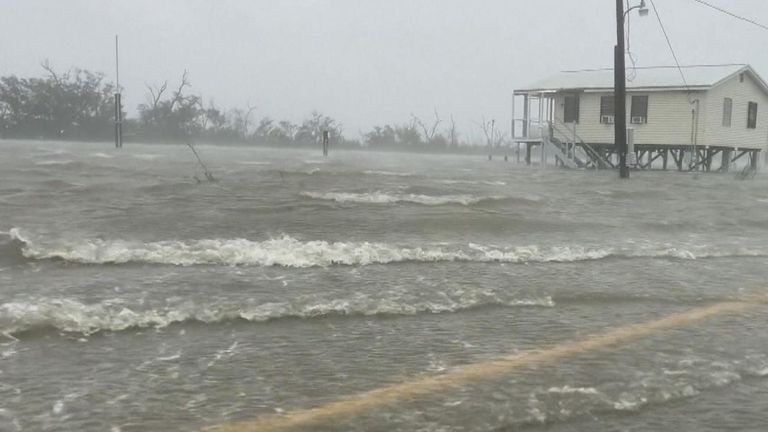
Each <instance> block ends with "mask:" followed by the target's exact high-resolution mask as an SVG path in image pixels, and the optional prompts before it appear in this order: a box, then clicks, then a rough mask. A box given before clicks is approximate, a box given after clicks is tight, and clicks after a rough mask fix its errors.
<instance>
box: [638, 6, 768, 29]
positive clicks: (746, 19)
mask: <svg viewBox="0 0 768 432" xmlns="http://www.w3.org/2000/svg"><path fill="white" fill-rule="evenodd" d="M693 1H695V2H696V3H700V4H703V5H704V6H707V7H709V8H712V9H714V10H716V11H718V12H721V13H724V14H726V15H729V16H732V17H734V18H736V19H739V20H742V21H744V22H748V23H750V24H753V25H756V26H758V27H760V28H762V29H763V30H768V26H766V25H763V24H760V23H759V22H757V21H755V20H752V19H749V18H745V17H743V16H740V15H736V14H735V13H733V12H729V11H727V10H725V9H723V8H721V7H718V6H715V5H713V4H711V3H707V2H705V1H704V0H693ZM651 3H653V2H651Z"/></svg>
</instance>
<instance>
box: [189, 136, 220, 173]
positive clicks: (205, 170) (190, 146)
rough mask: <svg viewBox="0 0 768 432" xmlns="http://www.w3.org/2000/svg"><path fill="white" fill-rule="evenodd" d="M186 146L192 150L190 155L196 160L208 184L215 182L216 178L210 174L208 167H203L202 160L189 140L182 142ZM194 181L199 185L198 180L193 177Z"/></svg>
mask: <svg viewBox="0 0 768 432" xmlns="http://www.w3.org/2000/svg"><path fill="white" fill-rule="evenodd" d="M184 142H185V143H186V144H187V146H188V147H189V148H190V150H192V153H194V155H195V158H197V163H199V164H200V167H201V168H202V169H203V175H205V179H206V180H208V181H209V182H211V183H213V182H215V181H216V178H215V177H214V176H213V174H211V172H210V171H209V170H208V167H207V166H206V165H205V163H204V162H203V160H202V159H201V158H200V155H199V154H197V150H195V147H194V146H193V145H192V143H191V142H190V141H189V140H186V141H184ZM195 180H197V182H198V183H201V181H200V179H199V178H197V176H195Z"/></svg>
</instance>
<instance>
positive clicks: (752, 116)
mask: <svg viewBox="0 0 768 432" xmlns="http://www.w3.org/2000/svg"><path fill="white" fill-rule="evenodd" d="M756 127H757V102H750V103H749V107H748V109H747V129H755V128H756Z"/></svg>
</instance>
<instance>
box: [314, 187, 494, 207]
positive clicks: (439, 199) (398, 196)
mask: <svg viewBox="0 0 768 432" xmlns="http://www.w3.org/2000/svg"><path fill="white" fill-rule="evenodd" d="M301 195H302V196H304V197H307V198H312V199H318V200H327V201H336V202H340V203H359V204H397V203H413V204H421V205H429V206H437V205H446V204H460V205H465V206H468V205H472V204H477V203H479V202H481V201H486V200H500V199H503V197H479V196H474V195H467V194H461V195H420V194H405V193H388V192H379V191H376V192H366V193H353V192H301Z"/></svg>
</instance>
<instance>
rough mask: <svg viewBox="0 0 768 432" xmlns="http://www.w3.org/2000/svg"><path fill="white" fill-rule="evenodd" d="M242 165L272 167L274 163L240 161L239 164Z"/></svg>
mask: <svg viewBox="0 0 768 432" xmlns="http://www.w3.org/2000/svg"><path fill="white" fill-rule="evenodd" d="M237 163H238V164H240V165H257V166H259V165H272V162H264V161H239V162H237Z"/></svg>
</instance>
